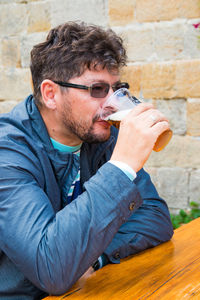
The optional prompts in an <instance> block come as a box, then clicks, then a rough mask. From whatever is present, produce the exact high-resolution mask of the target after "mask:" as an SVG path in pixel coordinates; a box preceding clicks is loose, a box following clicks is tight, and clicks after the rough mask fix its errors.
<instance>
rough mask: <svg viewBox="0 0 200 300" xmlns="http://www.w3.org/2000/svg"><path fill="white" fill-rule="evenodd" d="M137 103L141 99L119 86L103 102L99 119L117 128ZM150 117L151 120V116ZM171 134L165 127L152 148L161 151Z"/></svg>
mask: <svg viewBox="0 0 200 300" xmlns="http://www.w3.org/2000/svg"><path fill="white" fill-rule="evenodd" d="M139 103H141V101H140V100H138V99H137V98H136V97H134V96H132V95H131V94H130V92H129V90H127V89H126V88H121V89H119V90H117V91H115V92H114V93H113V94H112V95H111V96H110V97H109V98H108V99H107V100H106V102H105V103H104V105H103V107H102V111H101V119H102V120H105V121H107V122H108V123H110V124H111V125H114V126H115V127H116V128H119V125H120V122H121V120H122V119H123V118H125V117H126V115H127V114H128V113H129V112H130V111H131V110H132V109H133V108H134V107H135V106H137V105H138V104H139ZM151 117H152V120H153V116H151ZM154 121H156V120H154ZM172 134H173V133H172V130H171V129H167V130H165V131H164V132H163V133H161V135H160V136H159V137H158V139H157V141H156V143H155V145H154V148H153V150H154V151H156V152H159V151H161V150H162V149H163V148H164V147H165V146H166V145H167V144H168V143H169V141H170V140H171V138H172Z"/></svg>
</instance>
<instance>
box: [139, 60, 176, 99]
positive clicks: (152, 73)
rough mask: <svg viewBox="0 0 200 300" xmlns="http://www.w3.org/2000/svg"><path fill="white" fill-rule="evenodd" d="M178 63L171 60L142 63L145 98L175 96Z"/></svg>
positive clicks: (142, 86) (142, 83) (142, 82)
mask: <svg viewBox="0 0 200 300" xmlns="http://www.w3.org/2000/svg"><path fill="white" fill-rule="evenodd" d="M175 80H176V64H175V63H171V62H163V63H147V64H143V65H141V88H142V92H143V96H144V98H154V99H161V98H174V97H175V96H176V94H177V92H176V90H175Z"/></svg>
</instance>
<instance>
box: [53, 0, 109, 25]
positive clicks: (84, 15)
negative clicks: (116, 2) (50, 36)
mask: <svg viewBox="0 0 200 300" xmlns="http://www.w3.org/2000/svg"><path fill="white" fill-rule="evenodd" d="M107 9H108V8H107V1H105V0H103V1H102V0H82V1H80V0H74V1H63V0H53V1H52V2H51V25H52V26H53V27H54V26H57V25H59V24H62V23H65V22H67V21H72V20H74V21H76V20H81V21H85V22H87V23H93V24H97V25H102V26H106V25H108V13H107Z"/></svg>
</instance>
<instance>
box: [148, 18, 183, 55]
mask: <svg viewBox="0 0 200 300" xmlns="http://www.w3.org/2000/svg"><path fill="white" fill-rule="evenodd" d="M185 30H186V24H185V21H183V20H176V21H173V22H158V23H156V25H155V41H154V43H155V52H156V55H157V58H158V60H175V59H182V58H184V38H185Z"/></svg>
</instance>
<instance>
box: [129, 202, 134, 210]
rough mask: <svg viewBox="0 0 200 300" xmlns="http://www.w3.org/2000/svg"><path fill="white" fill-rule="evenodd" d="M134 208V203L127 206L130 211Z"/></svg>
mask: <svg viewBox="0 0 200 300" xmlns="http://www.w3.org/2000/svg"><path fill="white" fill-rule="evenodd" d="M134 208H135V202H131V203H130V204H129V209H130V210H133V209H134Z"/></svg>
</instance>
